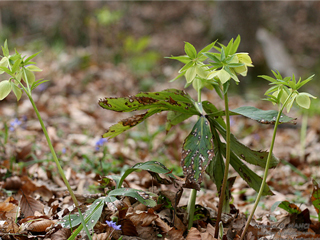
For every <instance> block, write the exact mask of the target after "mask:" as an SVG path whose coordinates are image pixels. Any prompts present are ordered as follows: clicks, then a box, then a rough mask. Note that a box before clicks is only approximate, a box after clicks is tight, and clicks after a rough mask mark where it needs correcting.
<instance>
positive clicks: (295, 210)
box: [278, 201, 301, 214]
mask: <svg viewBox="0 0 320 240" xmlns="http://www.w3.org/2000/svg"><path fill="white" fill-rule="evenodd" d="M278 207H279V208H282V209H283V210H285V211H287V212H288V213H290V214H299V213H301V209H300V208H299V207H298V206H297V205H295V204H294V203H290V202H288V201H282V202H280V203H279V204H278Z"/></svg>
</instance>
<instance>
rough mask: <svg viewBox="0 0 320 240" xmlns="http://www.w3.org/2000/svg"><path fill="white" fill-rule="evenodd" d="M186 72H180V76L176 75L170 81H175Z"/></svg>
mask: <svg viewBox="0 0 320 240" xmlns="http://www.w3.org/2000/svg"><path fill="white" fill-rule="evenodd" d="M184 74H185V72H182V73H180V74H179V75H178V76H176V77H175V78H174V79H171V80H170V81H169V82H173V81H175V80H177V79H179V78H181V77H182V76H184Z"/></svg>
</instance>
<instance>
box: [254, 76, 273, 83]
mask: <svg viewBox="0 0 320 240" xmlns="http://www.w3.org/2000/svg"><path fill="white" fill-rule="evenodd" d="M258 77H260V78H263V79H265V80H267V81H269V82H272V83H273V82H276V81H277V80H276V79H274V78H272V77H269V76H267V75H260V76H258Z"/></svg>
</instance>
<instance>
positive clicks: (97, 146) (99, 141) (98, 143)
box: [96, 138, 108, 151]
mask: <svg viewBox="0 0 320 240" xmlns="http://www.w3.org/2000/svg"><path fill="white" fill-rule="evenodd" d="M105 142H108V138H100V139H99V140H98V141H97V142H96V150H97V151H98V150H100V147H101V146H102V145H103V144H104V143H105Z"/></svg>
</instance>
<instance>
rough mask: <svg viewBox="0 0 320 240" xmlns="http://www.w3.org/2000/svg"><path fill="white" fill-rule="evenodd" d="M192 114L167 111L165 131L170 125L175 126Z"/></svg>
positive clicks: (167, 130)
mask: <svg viewBox="0 0 320 240" xmlns="http://www.w3.org/2000/svg"><path fill="white" fill-rule="evenodd" d="M192 116H193V114H186V113H182V112H175V111H169V112H168V114H167V123H166V132H169V130H170V129H171V127H172V126H175V125H177V124H179V123H181V122H182V121H184V120H186V119H188V118H190V117H192Z"/></svg>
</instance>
